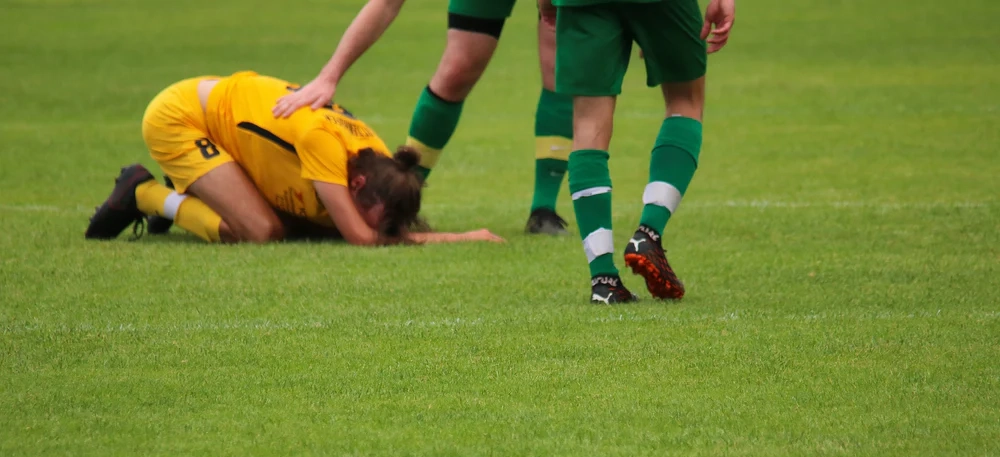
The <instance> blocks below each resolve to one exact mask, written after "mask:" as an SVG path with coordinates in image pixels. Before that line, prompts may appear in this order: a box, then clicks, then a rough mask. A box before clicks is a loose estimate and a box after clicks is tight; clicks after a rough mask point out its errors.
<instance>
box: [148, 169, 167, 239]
mask: <svg viewBox="0 0 1000 457" xmlns="http://www.w3.org/2000/svg"><path fill="white" fill-rule="evenodd" d="M163 184H164V185H166V186H167V188H170V189H173V188H174V182H173V181H171V180H170V177H169V176H164V177H163ZM172 225H174V221H173V220H172V219H169V218H166V217H163V216H157V215H155V214H152V215H149V216H146V231H147V232H149V233H150V234H151V235H162V234H164V233H167V232H169V231H170V226H172Z"/></svg>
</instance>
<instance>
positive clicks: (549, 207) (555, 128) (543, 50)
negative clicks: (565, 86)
mask: <svg viewBox="0 0 1000 457" xmlns="http://www.w3.org/2000/svg"><path fill="white" fill-rule="evenodd" d="M555 32H556V31H555V27H553V26H551V25H548V24H546V23H544V22H543V21H541V20H539V21H538V60H539V64H540V66H541V70H542V91H541V94H540V95H539V97H538V107H537V108H536V110H535V194H534V197H533V198H532V200H531V215H530V216H529V217H528V223H527V225H526V226H525V231H526V232H528V233H545V234H551V235H565V234H568V232H567V231H566V228H565V227H566V221H564V220H563V219H562V218H561V217H559V215H558V214H556V201H557V198H558V197H559V188H560V187H562V181H563V176H564V175H565V174H566V162H567V160H568V159H569V153H570V152H571V151H572V147H573V97H572V96H569V95H566V94H558V93H556V92H555V77H556V75H555V73H556V71H555V70H556V33H555Z"/></svg>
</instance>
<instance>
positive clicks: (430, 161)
mask: <svg viewBox="0 0 1000 457" xmlns="http://www.w3.org/2000/svg"><path fill="white" fill-rule="evenodd" d="M463 103H464V101H460V102H449V101H447V100H444V99H442V98H441V97H439V96H437V95H436V94H434V92H431V88H430V87H429V86H428V87H425V88H424V90H423V92H421V93H420V98H419V99H417V107H416V108H414V109H413V118H412V119H411V120H410V135H409V136H408V137H407V138H406V145H407V146H412V147H413V148H415V149H416V150H417V151H419V152H420V164H419V167H418V171H420V173H421V174H423V177H424V179H426V178H427V175H429V174H430V172H431V168H434V165H435V164H436V163H437V161H438V159H439V158H440V157H441V150H442V149H444V146H445V145H446V144H448V140H450V139H451V135H452V134H454V133H455V127H458V119H459V117H461V116H462V104H463Z"/></svg>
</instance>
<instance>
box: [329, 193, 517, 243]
mask: <svg viewBox="0 0 1000 457" xmlns="http://www.w3.org/2000/svg"><path fill="white" fill-rule="evenodd" d="M313 183H314V185H315V186H316V193H317V194H318V195H319V198H320V200H322V202H323V205H324V206H326V209H327V212H328V213H329V214H330V218H331V219H332V220H333V223H334V225H336V226H337V230H338V231H339V232H340V234H341V235H342V236H343V237H344V240H346V241H347V242H348V243H351V244H355V245H359V246H373V245H377V244H380V243H384V242H387V241H390V240H385V239H381V238H380V237H379V234H378V232H377V231H376V230H375V229H374V228H373V226H377V225H378V219H379V215H378V212H379V208H374V209H373V210H372V211H368V214H361V212H360V211H358V208H357V206H356V205H355V202H354V199H353V198H352V197H351V193H350V190H349V189H348V188H347V187H345V186H341V185H338V184H331V183H325V182H319V181H314V182H313ZM406 237H407V239H408V240H409V241H411V242H414V243H420V244H424V243H458V242H463V241H491V242H502V241H504V240H503V238H501V237H499V236H497V235H495V234H493V233H492V232H490V231H489V230H487V229H479V230H473V231H470V232H464V233H447V232H428V233H411V234H407V235H406ZM397 241H403V240H397Z"/></svg>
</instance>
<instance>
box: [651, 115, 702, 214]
mask: <svg viewBox="0 0 1000 457" xmlns="http://www.w3.org/2000/svg"><path fill="white" fill-rule="evenodd" d="M700 153H701V122H699V121H696V120H694V119H691V118H689V117H681V116H672V117H668V118H666V119H664V120H663V124H662V125H661V126H660V133H659V135H657V136H656V145H655V146H653V154H652V157H651V158H650V160H649V184H647V185H646V190H645V192H643V193H642V202H643V203H644V204H645V206H643V207H642V218H641V219H640V222H639V223H640V224H642V225H645V226H647V227H649V228H651V229H653V230H656V233H659V234H662V233H663V229H664V228H665V227H666V226H667V221H668V220H670V215H671V214H673V213H674V212H675V211H677V206H678V205H680V203H681V197H683V196H684V192H686V191H687V188H688V184H690V183H691V178H692V177H693V176H694V171H695V169H696V168H698V155H699V154H700Z"/></svg>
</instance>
